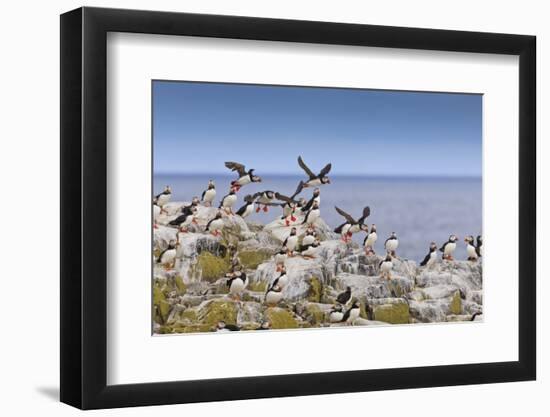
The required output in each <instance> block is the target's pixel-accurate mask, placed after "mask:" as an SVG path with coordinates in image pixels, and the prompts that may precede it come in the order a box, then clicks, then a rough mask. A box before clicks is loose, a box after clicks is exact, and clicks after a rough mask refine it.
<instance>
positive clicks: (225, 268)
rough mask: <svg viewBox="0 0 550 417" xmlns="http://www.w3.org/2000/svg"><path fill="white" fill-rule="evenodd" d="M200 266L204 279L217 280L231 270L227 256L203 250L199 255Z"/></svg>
mask: <svg viewBox="0 0 550 417" xmlns="http://www.w3.org/2000/svg"><path fill="white" fill-rule="evenodd" d="M198 266H199V268H200V270H201V271H202V279H203V280H206V281H210V282H212V281H216V280H217V279H218V278H221V277H223V276H224V275H225V274H226V273H227V272H229V268H230V265H229V261H228V260H227V259H225V258H220V257H219V256H215V255H212V254H211V253H210V252H202V253H201V254H200V255H199V257H198Z"/></svg>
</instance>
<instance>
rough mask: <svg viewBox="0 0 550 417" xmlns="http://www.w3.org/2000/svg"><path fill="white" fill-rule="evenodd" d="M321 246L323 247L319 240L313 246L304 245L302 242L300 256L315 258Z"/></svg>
mask: <svg viewBox="0 0 550 417" xmlns="http://www.w3.org/2000/svg"><path fill="white" fill-rule="evenodd" d="M319 246H321V242H319V241H318V240H315V241H314V242H313V243H312V244H311V245H304V244H303V242H302V245H301V246H300V249H299V252H300V255H302V256H303V257H304V258H315V253H316V252H317V248H318V247H319Z"/></svg>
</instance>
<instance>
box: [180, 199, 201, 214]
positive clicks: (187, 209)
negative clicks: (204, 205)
mask: <svg viewBox="0 0 550 417" xmlns="http://www.w3.org/2000/svg"><path fill="white" fill-rule="evenodd" d="M200 202H201V200H200V199H199V197H197V196H195V197H193V198H192V199H191V204H189V205H188V206H182V208H181V213H182V214H194V213H196V210H197V209H198V207H199V204H200Z"/></svg>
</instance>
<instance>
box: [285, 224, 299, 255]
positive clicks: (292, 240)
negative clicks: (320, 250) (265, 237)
mask: <svg viewBox="0 0 550 417" xmlns="http://www.w3.org/2000/svg"><path fill="white" fill-rule="evenodd" d="M297 244H298V235H297V234H296V228H295V227H293V228H292V229H290V235H288V237H287V238H286V239H285V241H284V242H283V247H285V248H286V249H287V255H288V256H293V254H294V250H295V249H296V245H297Z"/></svg>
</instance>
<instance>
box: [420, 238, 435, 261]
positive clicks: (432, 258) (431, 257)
mask: <svg viewBox="0 0 550 417" xmlns="http://www.w3.org/2000/svg"><path fill="white" fill-rule="evenodd" d="M435 261H437V245H436V244H435V242H432V243H430V251H429V252H428V254H427V255H426V256H425V257H424V260H423V261H422V262H420V266H428V267H430V266H432V265H433V264H434V263H435Z"/></svg>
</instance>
